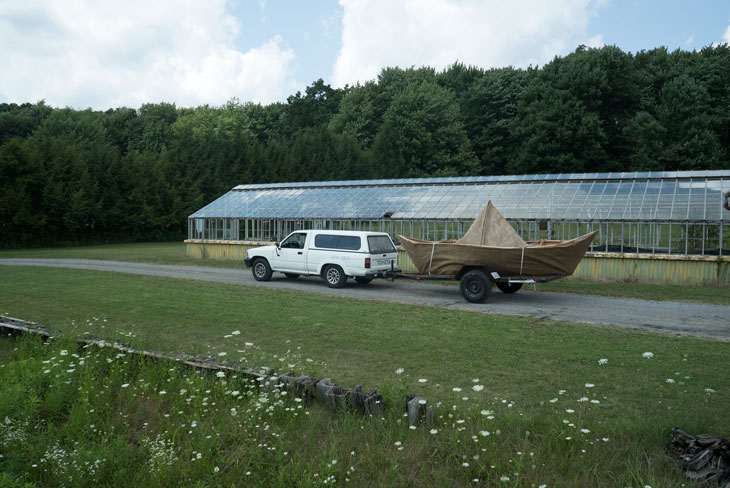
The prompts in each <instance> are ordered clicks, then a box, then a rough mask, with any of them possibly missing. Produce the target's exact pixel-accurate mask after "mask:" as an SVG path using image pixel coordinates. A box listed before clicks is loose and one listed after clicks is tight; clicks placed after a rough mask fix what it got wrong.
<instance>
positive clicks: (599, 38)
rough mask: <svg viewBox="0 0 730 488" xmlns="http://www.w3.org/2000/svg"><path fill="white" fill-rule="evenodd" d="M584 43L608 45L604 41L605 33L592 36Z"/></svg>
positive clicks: (587, 44) (596, 45) (595, 45)
mask: <svg viewBox="0 0 730 488" xmlns="http://www.w3.org/2000/svg"><path fill="white" fill-rule="evenodd" d="M584 44H585V45H586V46H588V47H595V48H601V47H603V46H605V45H606V43H605V42H603V35H601V34H597V35H595V36H593V37H591V38H589V39H588V40H587V41H586V42H584Z"/></svg>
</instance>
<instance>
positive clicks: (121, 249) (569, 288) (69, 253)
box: [0, 242, 730, 305]
mask: <svg viewBox="0 0 730 488" xmlns="http://www.w3.org/2000/svg"><path fill="white" fill-rule="evenodd" d="M2 258H61V259H107V260H113V261H133V262H144V263H154V264H171V265H183V266H211V267H219V268H234V269H245V266H244V264H243V263H242V262H239V261H221V260H216V259H193V258H189V257H187V256H186V255H185V244H184V243H182V242H159V243H135V244H109V245H99V246H81V247H66V248H45V249H23V250H5V251H0V259H2ZM442 283H443V284H445V285H456V284H458V282H456V281H444V282H442ZM538 290H540V291H546V292H556V293H578V294H582V295H601V296H609V297H628V298H642V299H645V300H659V301H662V300H674V301H685V302H695V303H714V304H719V305H730V289H728V288H719V287H702V286H678V285H643V284H636V283H620V282H619V283H613V282H601V283H596V282H589V281H582V280H574V279H565V280H562V281H553V282H550V283H545V284H540V285H538Z"/></svg>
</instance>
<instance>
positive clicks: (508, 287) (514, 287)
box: [497, 282, 522, 293]
mask: <svg viewBox="0 0 730 488" xmlns="http://www.w3.org/2000/svg"><path fill="white" fill-rule="evenodd" d="M497 288H499V289H500V290H501V291H502V293H516V292H517V291H519V289H520V288H522V283H504V282H501V283H500V282H497Z"/></svg>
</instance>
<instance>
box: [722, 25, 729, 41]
mask: <svg viewBox="0 0 730 488" xmlns="http://www.w3.org/2000/svg"><path fill="white" fill-rule="evenodd" d="M722 39H723V40H724V41H725V42H730V25H728V26H727V29H726V30H725V33H724V34H723V35H722Z"/></svg>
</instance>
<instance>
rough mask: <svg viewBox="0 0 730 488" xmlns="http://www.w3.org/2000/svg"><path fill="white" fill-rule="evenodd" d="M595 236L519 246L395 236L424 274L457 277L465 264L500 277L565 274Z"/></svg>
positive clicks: (593, 233)
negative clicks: (497, 245)
mask: <svg viewBox="0 0 730 488" xmlns="http://www.w3.org/2000/svg"><path fill="white" fill-rule="evenodd" d="M595 235H596V232H592V233H590V234H586V235H584V236H581V237H578V238H576V239H572V240H569V241H540V242H538V243H535V244H533V245H528V246H526V247H519V248H513V247H496V246H479V245H470V244H459V243H458V242H456V241H444V242H432V241H422V240H420V239H413V238H410V237H404V236H398V238H399V239H400V243H401V246H403V249H405V251H406V253H408V256H409V257H410V258H411V260H412V261H413V263H414V264H415V265H416V267H417V268H418V271H419V272H420V273H423V274H435V275H448V276H456V275H457V274H459V272H460V271H461V270H462V269H463V268H464V267H471V266H488V267H489V268H490V269H491V270H492V271H496V272H497V273H499V274H500V275H501V276H553V275H562V276H568V275H571V274H573V271H575V268H576V267H578V264H579V263H580V261H581V259H583V256H584V255H585V252H586V250H587V249H588V247H589V246H590V245H591V242H592V241H593V237H594V236H595ZM432 254H433V257H432Z"/></svg>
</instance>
